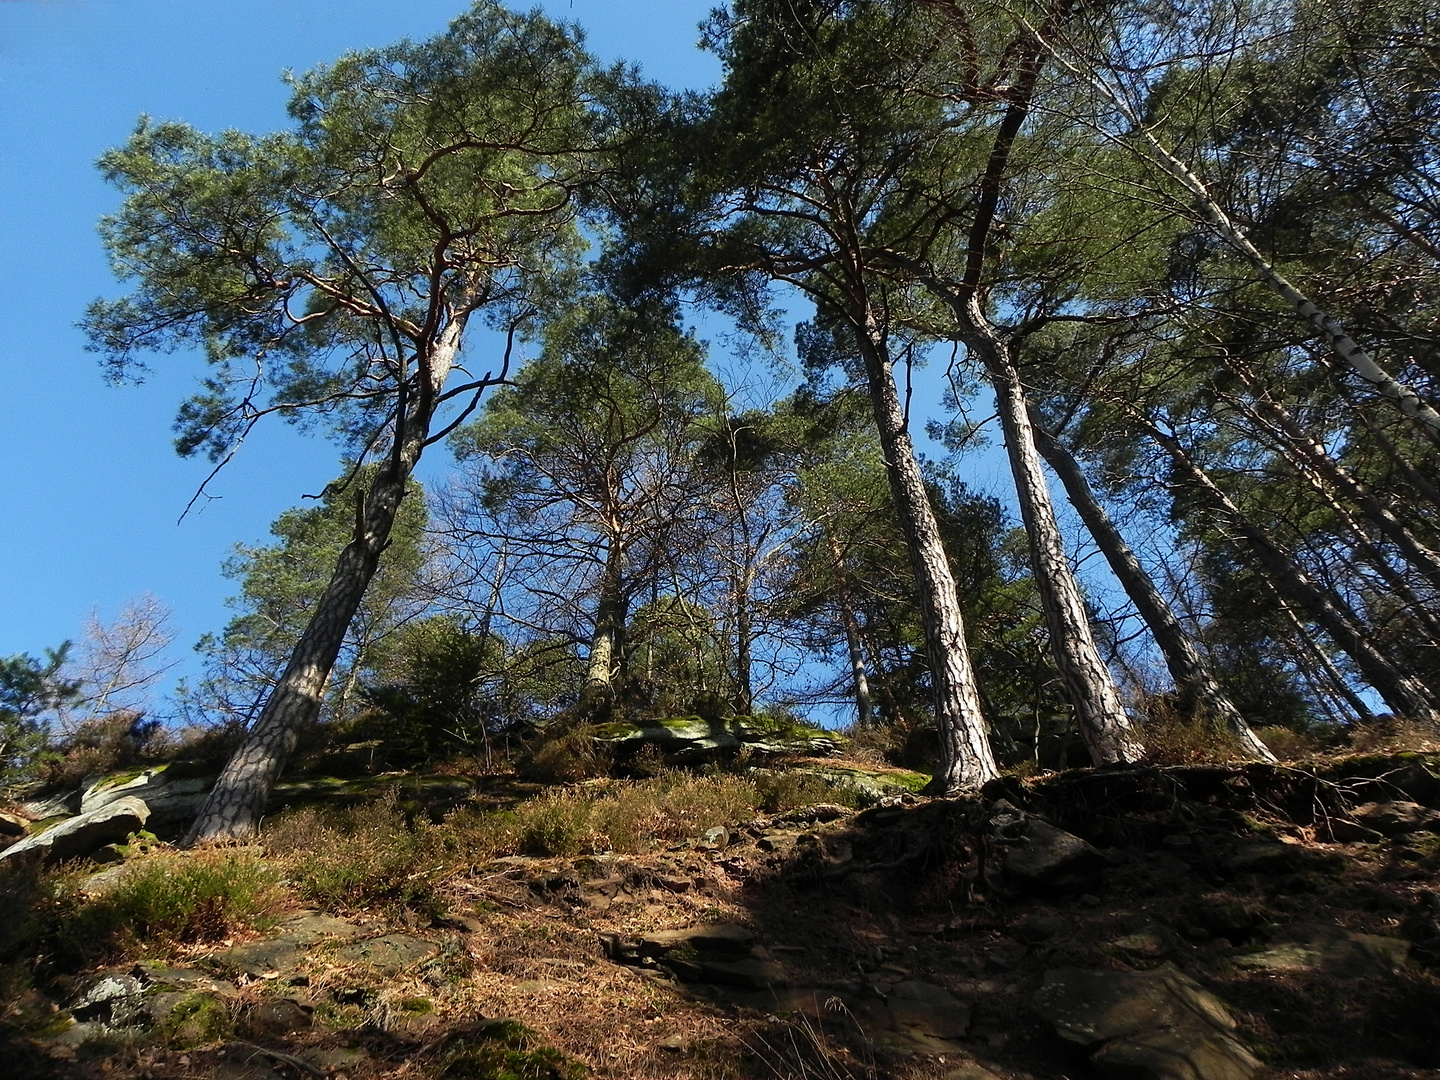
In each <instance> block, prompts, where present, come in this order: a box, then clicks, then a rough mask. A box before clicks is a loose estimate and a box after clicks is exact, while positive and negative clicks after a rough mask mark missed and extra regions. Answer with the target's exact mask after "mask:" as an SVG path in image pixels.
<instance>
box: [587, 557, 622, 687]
mask: <svg viewBox="0 0 1440 1080" xmlns="http://www.w3.org/2000/svg"><path fill="white" fill-rule="evenodd" d="M624 562H625V545H624V543H623V542H622V541H621V539H620V538H619V537H618V536H616V535H615V534H613V533H612V534H611V536H610V545H609V548H608V549H607V550H606V552H605V568H604V570H602V571H601V574H600V596H599V599H598V601H597V603H596V606H595V629H594V632H593V634H592V635H591V638H590V659H589V662H588V663H587V665H586V669H585V686H584V688H583V689H582V690H581V693H580V700H581V702H582V703H584V704H586V705H590V706H598V705H601V704H604V703H608V702H610V701H612V700H613V699H614V697H615V674H616V671H617V668H618V666H619V661H620V653H621V642H620V638H621V634H622V633H623V632H624V629H625V598H624V595H623V594H622V591H621V585H622V583H623V574H624Z"/></svg>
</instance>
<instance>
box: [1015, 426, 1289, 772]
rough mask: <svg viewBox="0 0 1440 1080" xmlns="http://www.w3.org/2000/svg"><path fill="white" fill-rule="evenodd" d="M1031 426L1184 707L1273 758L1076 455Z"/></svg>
mask: <svg viewBox="0 0 1440 1080" xmlns="http://www.w3.org/2000/svg"><path fill="white" fill-rule="evenodd" d="M1032 420H1034V417H1033V414H1032ZM1033 428H1034V432H1035V445H1036V448H1037V449H1038V450H1039V451H1040V453H1041V455H1042V456H1043V457H1044V458H1045V460H1046V461H1047V462H1048V463H1049V465H1050V468H1051V469H1053V470H1054V472H1055V475H1056V476H1058V477H1059V478H1060V482H1061V484H1063V485H1064V487H1065V493H1066V495H1067V496H1068V497H1069V499H1070V504H1071V505H1072V506H1074V507H1075V510H1076V512H1077V513H1078V514H1079V515H1080V520H1081V521H1083V522H1084V523H1085V527H1086V528H1087V529H1088V530H1089V532H1090V535H1091V536H1092V537H1093V538H1094V540H1095V543H1096V545H1097V546H1098V547H1099V548H1100V551H1101V553H1102V554H1103V555H1104V556H1105V561H1106V562H1107V563H1109V564H1110V569H1111V570H1112V571H1113V572H1114V574H1115V577H1116V579H1117V580H1118V581H1119V582H1120V586H1121V587H1122V588H1123V589H1124V590H1125V594H1126V595H1127V596H1129V597H1130V600H1131V602H1132V603H1133V604H1134V605H1135V609H1136V610H1137V611H1138V612H1139V613H1140V617H1141V618H1142V619H1144V620H1145V625H1146V626H1147V627H1148V628H1149V630H1150V634H1151V636H1152V637H1153V638H1154V639H1155V644H1156V646H1157V647H1158V648H1159V649H1160V655H1161V656H1162V657H1164V659H1165V666H1166V668H1167V669H1169V672H1170V677H1171V679H1173V680H1174V682H1175V690H1176V692H1177V694H1178V695H1179V698H1180V706H1181V708H1182V709H1183V710H1184V711H1185V712H1188V713H1192V714H1198V715H1200V716H1204V717H1208V718H1210V719H1212V720H1216V721H1218V722H1219V723H1221V724H1223V725H1224V726H1225V727H1226V728H1227V729H1228V730H1229V731H1230V732H1231V734H1233V735H1234V736H1235V738H1236V739H1238V740H1239V742H1240V747H1241V749H1242V750H1243V751H1244V753H1245V755H1246V756H1247V757H1251V758H1254V759H1256V760H1258V761H1272V762H1273V761H1274V760H1275V755H1274V754H1272V753H1271V752H1270V748H1269V747H1267V746H1266V745H1265V744H1264V743H1263V742H1261V741H1260V739H1259V738H1258V737H1257V736H1256V735H1255V732H1254V730H1253V729H1252V728H1251V727H1250V725H1249V724H1248V723H1246V721H1245V718H1244V717H1243V716H1242V715H1240V710H1239V709H1237V708H1236V707H1235V705H1234V703H1233V702H1232V701H1231V700H1230V698H1229V696H1227V695H1226V693H1225V691H1224V690H1223V689H1221V686H1220V682H1219V680H1218V679H1216V678H1215V675H1214V673H1213V672H1212V671H1211V670H1210V665H1209V664H1207V663H1206V662H1205V658H1204V657H1203V656H1202V655H1201V654H1200V650H1199V649H1197V648H1196V647H1195V643H1194V642H1193V641H1192V640H1191V639H1190V635H1189V634H1187V633H1186V632H1185V628H1184V627H1183V626H1181V625H1180V620H1179V619H1177V618H1176V617H1175V614H1174V612H1172V611H1171V610H1170V605H1169V604H1168V603H1166V602H1165V598H1164V597H1163V596H1162V595H1161V594H1160V590H1159V589H1157V588H1156V587H1155V582H1154V580H1153V579H1152V578H1151V577H1150V575H1149V574H1148V573H1146V572H1145V568H1144V566H1142V565H1141V563H1140V560H1139V558H1137V557H1136V555H1135V552H1134V551H1133V550H1131V548H1130V545H1129V544H1128V543H1126V542H1125V537H1124V536H1123V535H1121V533H1120V530H1119V529H1118V528H1116V527H1115V523H1114V522H1113V521H1111V519H1110V515H1109V514H1107V513H1106V512H1105V508H1104V507H1103V506H1102V505H1101V504H1100V501H1099V500H1098V499H1097V498H1096V497H1095V493H1094V492H1093V491H1092V490H1091V488H1090V483H1089V481H1088V480H1086V478H1085V473H1084V471H1083V470H1082V469H1081V468H1080V464H1079V462H1077V461H1076V460H1075V458H1074V455H1072V454H1071V453H1070V451H1069V450H1068V449H1066V447H1065V446H1063V445H1062V444H1061V443H1060V442H1059V440H1057V439H1055V438H1053V437H1052V436H1051V435H1050V433H1049V432H1047V431H1046V430H1045V429H1044V427H1043V426H1041V425H1040V424H1039V423H1038V422H1036V423H1034V424H1033Z"/></svg>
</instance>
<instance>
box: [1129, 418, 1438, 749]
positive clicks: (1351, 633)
mask: <svg viewBox="0 0 1440 1080" xmlns="http://www.w3.org/2000/svg"><path fill="white" fill-rule="evenodd" d="M1127 413H1129V415H1130V416H1131V418H1132V419H1134V420H1136V421H1137V422H1138V423H1140V424H1141V426H1142V427H1144V429H1145V430H1146V431H1147V432H1148V433H1149V434H1150V436H1151V437H1152V438H1153V439H1154V440H1155V441H1156V442H1157V443H1159V445H1160V446H1161V447H1162V448H1163V449H1164V450H1165V452H1166V453H1167V454H1168V455H1169V456H1170V459H1171V460H1172V461H1173V462H1174V463H1175V466H1176V472H1177V473H1178V474H1179V475H1181V476H1183V477H1185V480H1186V482H1187V483H1188V484H1189V485H1190V486H1192V487H1193V488H1194V489H1195V490H1196V491H1198V492H1199V493H1200V494H1201V496H1202V497H1203V498H1204V499H1205V501H1207V502H1208V503H1209V504H1210V506H1211V508H1212V509H1213V510H1214V511H1215V512H1216V513H1217V514H1218V515H1219V516H1220V517H1221V519H1222V520H1224V521H1225V522H1226V523H1227V524H1228V525H1229V526H1230V528H1231V529H1233V530H1234V531H1235V532H1236V533H1238V534H1239V535H1240V536H1241V537H1242V538H1243V539H1244V540H1245V541H1246V543H1247V544H1248V546H1249V548H1250V550H1251V551H1252V552H1253V553H1254V554H1255V557H1256V559H1257V560H1258V561H1259V563H1260V565H1261V566H1262V567H1263V568H1264V569H1265V572H1266V574H1267V576H1268V577H1269V579H1270V582H1271V584H1272V585H1274V586H1275V588H1276V589H1277V590H1278V591H1279V592H1280V593H1281V595H1283V596H1284V597H1286V598H1287V599H1289V600H1290V601H1292V602H1294V603H1295V604H1297V605H1299V606H1300V607H1301V608H1302V609H1303V610H1304V611H1305V612H1306V614H1307V615H1308V616H1309V617H1310V618H1311V619H1312V620H1313V621H1314V622H1315V624H1316V625H1317V626H1319V627H1320V628H1321V629H1322V630H1324V631H1325V633H1326V634H1328V635H1329V637H1330V639H1331V640H1332V641H1334V642H1335V644H1336V645H1338V646H1339V647H1340V649H1341V651H1342V652H1344V653H1345V655H1347V656H1348V657H1350V659H1351V660H1353V661H1354V662H1355V666H1356V667H1357V668H1359V669H1360V674H1361V675H1362V676H1364V678H1365V681H1366V682H1368V683H1369V684H1370V685H1371V686H1372V687H1374V688H1375V691H1376V693H1378V694H1379V695H1380V697H1381V698H1383V699H1384V701H1385V704H1386V705H1388V706H1389V707H1390V710H1391V711H1392V712H1394V713H1396V714H1398V715H1400V716H1406V717H1409V718H1411V719H1413V720H1419V721H1422V722H1440V710H1437V708H1436V703H1435V700H1434V698H1433V697H1432V696H1431V694H1430V692H1429V691H1428V690H1427V689H1426V687H1425V686H1424V684H1423V683H1421V682H1420V681H1419V680H1417V679H1415V678H1413V677H1412V676H1410V675H1409V674H1407V673H1406V672H1404V671H1402V670H1401V669H1400V668H1398V667H1396V666H1395V665H1394V664H1393V663H1392V662H1391V661H1390V659H1389V657H1387V656H1386V655H1385V654H1384V653H1382V652H1381V651H1380V650H1379V649H1377V648H1376V647H1375V643H1374V642H1373V641H1372V640H1371V639H1370V636H1369V634H1367V633H1366V632H1365V630H1364V628H1363V625H1362V624H1361V622H1360V620H1359V619H1358V618H1357V617H1356V615H1355V613H1354V612H1353V611H1351V610H1350V608H1349V606H1348V605H1347V604H1346V603H1345V602H1344V601H1343V600H1341V599H1340V598H1339V597H1338V596H1335V595H1334V594H1333V593H1331V592H1330V591H1329V590H1327V589H1323V588H1321V587H1320V586H1319V585H1317V584H1316V583H1315V582H1314V581H1312V580H1311V579H1310V576H1309V575H1308V574H1306V573H1305V571H1304V570H1302V569H1301V568H1300V567H1299V565H1297V564H1296V562H1295V560H1293V559H1291V558H1290V557H1289V555H1287V554H1286V553H1285V552H1284V551H1282V550H1281V549H1280V548H1279V546H1277V545H1276V544H1275V543H1274V542H1273V541H1272V540H1271V539H1270V538H1269V537H1268V536H1267V535H1265V532H1264V531H1263V530H1262V529H1260V528H1259V527H1258V526H1257V525H1255V524H1254V523H1253V522H1252V521H1250V519H1249V518H1247V517H1246V516H1245V515H1244V513H1242V512H1241V510H1240V508H1239V507H1238V506H1236V505H1235V503H1234V502H1232V501H1231V499H1230V497H1229V496H1228V495H1226V494H1225V493H1224V492H1223V491H1221V490H1220V489H1219V488H1218V487H1217V486H1216V485H1215V483H1214V481H1212V480H1211V479H1210V477H1209V476H1208V475H1207V474H1206V473H1205V471H1204V470H1203V469H1201V468H1200V467H1199V466H1198V465H1197V464H1195V462H1194V461H1193V460H1192V459H1191V458H1190V455H1189V454H1187V453H1186V452H1185V450H1184V448H1183V447H1182V446H1181V445H1180V443H1179V441H1178V440H1176V439H1175V438H1174V437H1173V436H1171V435H1167V434H1166V433H1165V432H1164V431H1162V430H1160V428H1158V427H1157V426H1155V425H1154V424H1152V423H1150V422H1149V421H1148V420H1146V419H1144V418H1142V417H1141V416H1140V414H1139V413H1137V412H1135V411H1133V410H1127Z"/></svg>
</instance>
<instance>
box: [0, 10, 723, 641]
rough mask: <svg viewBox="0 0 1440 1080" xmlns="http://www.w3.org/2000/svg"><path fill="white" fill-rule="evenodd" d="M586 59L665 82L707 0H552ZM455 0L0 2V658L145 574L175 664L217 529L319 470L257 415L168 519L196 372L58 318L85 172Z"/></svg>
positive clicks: (274, 106) (257, 534) (233, 538)
mask: <svg viewBox="0 0 1440 1080" xmlns="http://www.w3.org/2000/svg"><path fill="white" fill-rule="evenodd" d="M540 6H542V7H543V8H545V9H546V10H547V11H548V12H549V13H550V14H551V15H552V16H555V17H558V18H563V19H568V20H573V21H577V22H579V23H581V24H582V25H583V26H584V27H585V28H586V30H587V32H588V34H589V44H590V47H591V49H592V50H593V51H594V52H595V53H596V54H597V55H599V56H600V57H601V58H602V59H605V60H613V59H619V58H621V57H624V58H626V59H629V60H632V61H635V62H638V63H640V64H641V66H642V69H643V71H644V73H645V74H646V75H648V76H649V77H651V78H655V79H658V80H660V81H663V82H666V83H668V84H670V85H673V86H689V87H696V88H699V87H703V86H706V85H709V84H710V83H712V82H713V81H715V80H716V79H717V78H718V76H719V65H718V64H717V63H716V61H715V59H714V58H713V57H711V56H709V55H707V54H704V53H701V52H700V51H698V50H697V49H696V48H695V42H696V40H697V38H698V36H699V34H698V30H697V27H698V24H699V23H700V21H701V20H702V19H703V18H704V17H705V15H706V13H707V12H708V10H709V8H710V6H711V0H573V2H571V0H551V2H548V3H544V4H542V5H540ZM464 9H465V7H464V4H463V2H462V0H243V2H242V0H0V478H3V479H0V485H3V487H0V500H3V502H0V505H3V510H0V656H8V655H11V654H13V653H17V652H30V653H33V654H38V653H39V652H40V651H41V650H42V649H44V648H45V647H47V646H52V645H56V644H58V643H59V642H61V641H63V640H65V639H66V638H77V637H79V636H80V634H81V630H82V626H83V623H84V620H85V617H86V615H87V613H88V612H89V611H90V610H91V608H92V607H94V608H98V610H99V613H100V616H101V618H102V619H109V618H112V617H113V616H114V614H115V612H116V610H117V609H118V608H119V607H120V605H121V604H122V603H123V602H124V601H125V600H126V599H127V598H129V597H132V596H135V595H136V594H138V593H141V592H147V591H148V592H151V593H154V594H155V595H156V596H158V597H159V598H160V599H161V600H162V601H164V602H165V603H166V604H168V605H169V606H170V607H171V608H172V609H173V610H174V612H175V624H176V625H175V629H176V631H177V633H178V640H177V642H176V647H175V648H174V649H173V650H172V651H173V652H174V654H175V656H176V657H177V658H181V659H182V660H183V661H184V664H183V666H186V667H188V666H190V665H191V663H192V660H191V653H190V646H191V645H192V644H193V643H194V641H195V640H196V638H198V637H199V635H200V634H202V633H204V632H205V631H208V630H218V629H220V628H221V627H222V626H223V625H224V623H225V621H226V620H227V618H228V617H229V615H228V612H227V609H226V608H225V607H224V604H223V601H224V599H225V597H226V596H227V595H229V594H230V593H232V592H233V591H234V586H233V583H231V582H228V581H226V580H225V579H223V578H222V577H221V576H220V573H219V566H220V562H221V560H222V559H223V558H224V557H225V556H226V554H227V553H228V552H229V551H230V549H231V547H232V545H233V544H235V543H236V542H237V541H245V542H255V541H257V540H260V539H262V538H264V537H265V536H266V532H267V529H268V526H269V523H270V522H271V521H272V520H273V519H274V518H275V517H276V516H277V515H278V514H279V513H280V512H281V511H282V510H284V509H285V508H286V507H289V506H293V505H295V504H296V503H297V502H299V500H300V497H301V496H302V495H303V494H305V493H307V492H309V493H314V492H317V491H318V490H319V489H320V488H321V487H322V486H323V484H324V483H325V481H326V480H328V479H329V478H330V477H331V476H332V475H333V473H334V471H335V466H336V459H337V455H336V453H335V451H334V449H333V448H332V447H330V446H329V445H328V444H327V443H325V442H324V441H323V440H322V439H319V438H305V437H302V436H299V435H297V434H295V433H293V432H292V431H291V430H290V429H288V428H286V427H284V426H278V425H277V426H273V427H270V428H269V429H268V430H265V431H262V432H260V433H258V437H255V438H253V440H252V442H251V443H249V444H248V445H247V446H246V448H245V449H244V451H243V452H242V453H241V455H240V457H239V458H238V459H237V460H236V461H235V462H234V463H233V464H232V465H231V466H230V467H229V468H228V469H227V470H226V471H225V473H223V474H222V476H221V477H220V479H219V480H218V482H217V483H216V484H215V485H214V486H213V492H214V494H216V495H218V496H220V498H218V499H216V500H214V501H212V502H209V503H207V504H206V505H205V506H204V507H203V509H201V510H200V512H199V513H192V514H191V515H190V517H188V518H187V519H186V520H185V521H184V522H183V523H180V524H177V523H176V522H177V519H178V518H179V517H180V514H181V512H182V510H183V509H184V507H185V505H186V503H187V502H188V501H189V500H190V497H191V496H192V494H193V493H194V491H195V489H196V487H197V486H198V485H199V484H200V482H201V481H202V480H203V478H204V476H205V474H206V472H207V471H208V469H209V465H208V464H207V463H206V462H204V461H203V460H189V461H187V460H183V459H181V458H179V457H177V456H176V455H175V453H174V451H173V450H172V448H171V438H172V434H171V430H170V425H171V421H172V419H173V417H174V413H175V407H176V405H177V404H178V403H179V402H180V400H181V399H182V398H183V397H184V396H186V394H187V393H188V392H189V389H190V387H191V385H192V383H193V380H194V378H195V377H196V375H197V373H199V371H200V369H201V366H202V365H201V364H200V363H199V362H198V360H197V358H195V357H191V356H186V355H183V354H181V355H174V356H162V357H157V358H156V360H155V363H154V373H153V375H152V377H151V379H150V380H149V381H148V383H147V384H145V385H143V386H140V387H121V388H113V387H109V386H107V385H105V383H104V382H103V381H102V379H101V377H100V372H99V368H98V365H97V364H96V358H95V357H94V356H93V355H91V354H89V353H87V352H85V350H84V348H83V341H82V338H81V335H80V333H79V332H78V331H77V330H76V329H75V323H76V320H77V319H79V318H80V316H81V314H82V312H83V311H84V309H85V306H86V305H87V304H88V303H89V302H90V301H91V300H93V299H94V298H95V297H97V296H100V295H115V294H116V293H117V292H118V291H120V290H119V286H118V285H117V284H116V283H115V281H114V279H113V278H112V277H111V275H110V272H109V268H108V266H107V265H106V262H105V258H104V254H103V252H102V250H101V247H100V244H99V241H98V239H97V236H96V230H95V225H96V222H97V221H98V219H99V218H100V217H101V215H102V214H104V213H106V212H108V211H110V210H112V209H113V208H114V207H115V205H116V201H117V198H116V194H115V193H114V192H113V191H112V190H111V189H109V188H108V187H107V186H106V185H105V184H104V183H103V182H102V181H101V179H100V177H99V175H98V174H97V172H96V171H95V168H94V162H95V159H96V158H97V157H98V156H99V155H100V153H101V152H102V151H104V150H105V149H107V148H108V147H111V146H114V145H116V144H118V143H120V142H123V141H124V139H125V138H126V137H127V135H128V134H129V133H130V131H131V129H132V128H133V126H134V124H135V121H136V118H137V117H138V116H139V115H140V114H141V113H148V114H150V115H151V116H154V117H157V118H164V119H175V120H184V121H187V122H189V123H192V124H194V125H196V126H197V127H199V128H202V129H204V130H207V131H214V130H219V129H222V128H226V127H234V128H239V129H242V130H248V131H268V130H272V129H274V128H276V127H279V126H281V125H283V124H284V123H285V122H286V119H287V118H286V116H285V112H284V107H285V102H286V98H287V93H286V88H285V87H284V85H283V84H282V83H281V80H280V74H281V72H282V71H284V70H286V69H292V70H295V71H303V70H305V69H307V68H309V67H312V66H313V65H315V64H317V63H323V62H326V61H330V60H333V59H335V58H336V57H337V56H340V55H341V54H343V53H344V52H347V51H350V50H354V49H360V48H366V47H371V46H381V45H385V44H388V43H390V42H392V41H395V40H398V39H400V38H402V37H411V38H424V37H429V36H431V35H433V34H435V33H438V32H440V31H441V30H443V29H444V27H445V25H446V24H447V23H448V22H449V20H450V19H451V18H453V17H454V16H455V15H457V14H459V13H460V12H461V11H462V10H464Z"/></svg>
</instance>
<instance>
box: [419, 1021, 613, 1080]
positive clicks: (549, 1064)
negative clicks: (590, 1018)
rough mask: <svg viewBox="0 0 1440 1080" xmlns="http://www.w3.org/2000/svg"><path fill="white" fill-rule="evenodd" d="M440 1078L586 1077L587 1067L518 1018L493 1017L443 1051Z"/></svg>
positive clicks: (574, 1079)
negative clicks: (542, 1039) (558, 1048)
mask: <svg viewBox="0 0 1440 1080" xmlns="http://www.w3.org/2000/svg"><path fill="white" fill-rule="evenodd" d="M439 1075H440V1076H441V1077H442V1078H443V1080H585V1077H587V1076H589V1075H590V1070H589V1069H587V1068H586V1067H585V1066H584V1065H583V1064H582V1063H580V1062H578V1061H576V1060H575V1059H574V1058H571V1057H567V1056H566V1055H565V1054H563V1053H561V1052H560V1051H559V1050H557V1049H555V1048H554V1047H553V1046H547V1045H545V1043H544V1042H542V1041H541V1039H540V1038H539V1036H537V1035H536V1034H535V1032H533V1031H531V1030H530V1029H529V1028H527V1027H526V1026H525V1025H524V1024H522V1023H520V1022H519V1021H518V1020H492V1021H491V1022H490V1023H488V1024H486V1025H485V1026H484V1027H483V1028H482V1029H481V1030H480V1032H479V1033H478V1035H477V1036H475V1037H471V1038H465V1039H461V1040H457V1042H456V1043H455V1045H454V1046H453V1047H452V1048H451V1049H450V1050H449V1051H448V1052H447V1053H446V1055H445V1058H444V1065H443V1066H442V1068H441V1070H440V1072H439Z"/></svg>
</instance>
